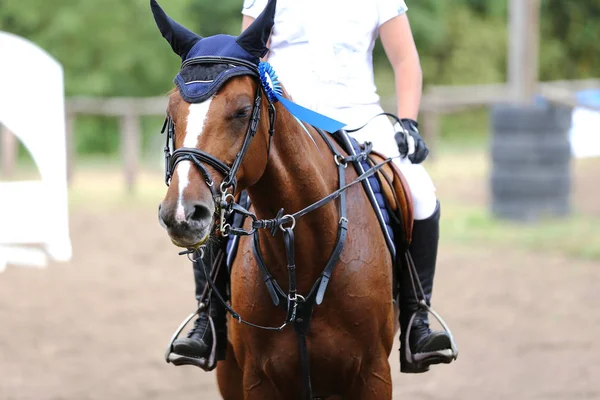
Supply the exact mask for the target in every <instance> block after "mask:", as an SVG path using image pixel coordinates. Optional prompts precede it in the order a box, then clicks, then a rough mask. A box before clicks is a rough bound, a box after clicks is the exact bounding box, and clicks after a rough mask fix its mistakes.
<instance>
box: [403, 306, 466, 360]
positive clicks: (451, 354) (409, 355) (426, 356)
mask: <svg viewBox="0 0 600 400" xmlns="http://www.w3.org/2000/svg"><path fill="white" fill-rule="evenodd" d="M421 311H427V313H428V314H431V315H433V316H434V318H435V319H436V320H437V321H438V322H439V323H440V325H441V326H442V328H443V329H444V331H445V332H446V333H447V334H448V336H449V338H450V349H444V350H437V351H433V352H429V353H416V354H413V352H412V351H411V349H410V342H409V339H410V331H411V329H412V326H413V323H414V320H415V317H416V315H417V314H418V313H419V312H421ZM404 355H405V357H406V361H407V362H408V363H409V364H410V365H413V366H414V367H415V369H417V370H419V369H423V368H426V367H427V366H429V365H432V364H440V363H444V364H450V363H451V362H452V361H454V360H456V359H457V358H458V347H457V346H456V342H455V341H454V336H452V332H451V331H450V328H449V327H448V325H446V322H444V320H443V318H442V317H441V316H440V315H439V314H438V313H437V312H435V310H433V308H431V307H429V306H428V305H427V302H425V300H420V301H419V310H417V311H416V312H414V313H413V314H412V315H411V317H410V321H409V322H408V328H407V330H406V335H405V338H404ZM432 360H433V361H436V362H435V363H427V364H426V365H424V364H425V363H426V362H427V361H432Z"/></svg>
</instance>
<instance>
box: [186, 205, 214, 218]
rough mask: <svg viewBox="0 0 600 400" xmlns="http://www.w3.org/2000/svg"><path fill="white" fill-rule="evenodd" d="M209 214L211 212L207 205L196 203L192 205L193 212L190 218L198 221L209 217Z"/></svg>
mask: <svg viewBox="0 0 600 400" xmlns="http://www.w3.org/2000/svg"><path fill="white" fill-rule="evenodd" d="M211 215H212V212H211V211H210V210H209V209H208V207H206V206H203V205H201V204H198V205H195V206H194V212H193V213H192V215H191V216H190V220H192V221H198V222H200V221H204V220H207V219H209V218H210V217H211Z"/></svg>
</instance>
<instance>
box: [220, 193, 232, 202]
mask: <svg viewBox="0 0 600 400" xmlns="http://www.w3.org/2000/svg"><path fill="white" fill-rule="evenodd" d="M222 193H224V192H222ZM228 199H231V200H232V201H235V196H234V195H233V194H232V193H227V194H226V195H225V197H223V201H225V202H227V200H228Z"/></svg>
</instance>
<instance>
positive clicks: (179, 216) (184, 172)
mask: <svg viewBox="0 0 600 400" xmlns="http://www.w3.org/2000/svg"><path fill="white" fill-rule="evenodd" d="M212 99H213V97H211V98H209V99H208V100H206V101H205V102H202V103H198V104H190V108H189V114H188V118H187V123H186V131H185V137H184V138H183V147H191V148H195V147H196V146H197V145H198V138H199V137H200V135H202V132H203V131H204V123H205V122H206V116H207V115H208V110H209V108H210V103H211V102H212ZM191 167H192V162H191V161H182V162H180V163H179V164H177V169H176V172H177V175H178V177H179V198H178V200H177V210H176V211H175V220H176V221H179V222H182V221H185V210H184V209H183V204H182V200H183V192H184V191H185V188H186V187H187V185H188V184H189V183H190V170H191Z"/></svg>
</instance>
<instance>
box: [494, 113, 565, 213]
mask: <svg viewBox="0 0 600 400" xmlns="http://www.w3.org/2000/svg"><path fill="white" fill-rule="evenodd" d="M571 115H572V113H571V109H570V108H566V107H557V106H553V105H549V104H543V105H526V106H521V105H519V106H517V105H497V106H495V107H494V108H493V109H492V114H491V125H492V126H491V129H492V141H491V155H492V171H491V177H490V185H491V194H492V196H491V197H492V199H491V208H492V213H493V214H494V215H495V216H496V217H498V218H502V219H511V220H519V221H536V220H539V219H541V218H545V217H555V216H565V215H567V214H569V212H570V192H571V147H570V143H569V130H570V127H571Z"/></svg>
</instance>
